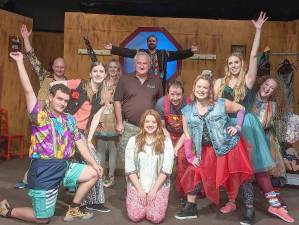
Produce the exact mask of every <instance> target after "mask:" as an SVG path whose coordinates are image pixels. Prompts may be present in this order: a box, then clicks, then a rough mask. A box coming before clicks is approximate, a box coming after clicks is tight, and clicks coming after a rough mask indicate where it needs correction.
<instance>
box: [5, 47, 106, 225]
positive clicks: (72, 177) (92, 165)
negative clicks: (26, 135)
mask: <svg viewBox="0 0 299 225" xmlns="http://www.w3.org/2000/svg"><path fill="white" fill-rule="evenodd" d="M10 56H11V57H12V58H13V59H14V60H15V61H16V63H17V67H18V71H19V76H20V80H21V84H22V87H23V88H24V92H25V98H26V104H27V110H28V112H29V116H30V119H31V123H32V136H31V147H30V153H31V158H32V161H31V166H30V169H29V172H28V187H29V192H28V195H29V196H30V198H31V201H32V208H31V207H23V208H17V207H13V208H12V207H10V205H9V203H8V202H7V200H3V201H2V202H0V215H1V216H3V217H11V218H17V219H20V220H24V221H28V222H34V223H48V222H49V221H50V218H51V217H52V216H53V215H54V212H55V206H56V200H57V194H58V188H59V185H60V183H61V181H62V182H63V185H64V186H65V187H74V186H76V185H77V184H79V186H78V189H77V192H76V194H75V196H74V199H73V202H72V204H71V205H70V206H69V209H68V211H67V212H66V215H65V217H64V221H72V220H74V219H76V218H80V219H89V218H91V217H92V216H93V214H92V213H89V212H85V211H83V210H82V209H80V207H79V206H80V203H81V202H82V200H83V199H84V197H85V195H86V194H87V193H88V191H89V190H90V189H91V188H92V187H93V186H94V184H95V183H96V181H97V179H99V177H100V176H101V175H102V172H103V170H102V168H101V167H99V166H98V164H97V163H96V161H95V160H94V159H93V158H92V157H91V155H90V153H89V151H88V149H87V147H86V145H85V144H84V142H83V141H82V140H81V136H80V133H79V131H78V128H77V125H76V121H75V119H74V118H73V117H72V116H71V115H70V114H67V113H64V112H63V111H64V109H65V108H66V106H67V104H68V101H69V99H70V94H71V91H70V89H69V88H67V87H66V86H65V85H63V84H57V85H54V86H53V87H51V89H50V95H49V105H48V106H45V108H41V106H40V103H39V102H38V101H37V98H36V96H35V93H34V91H33V88H32V86H31V83H30V80H29V77H28V74H27V72H26V69H25V67H24V62H23V55H22V53H20V52H15V53H10ZM75 145H76V146H77V148H78V149H79V152H80V154H81V155H82V157H83V158H84V159H85V160H86V161H87V162H88V163H89V165H83V164H79V163H71V162H69V160H70V158H71V157H72V156H73V154H74V149H75Z"/></svg>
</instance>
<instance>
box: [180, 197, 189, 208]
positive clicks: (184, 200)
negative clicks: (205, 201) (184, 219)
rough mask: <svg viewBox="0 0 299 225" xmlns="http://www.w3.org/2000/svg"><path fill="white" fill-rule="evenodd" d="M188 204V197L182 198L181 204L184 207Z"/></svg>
mask: <svg viewBox="0 0 299 225" xmlns="http://www.w3.org/2000/svg"><path fill="white" fill-rule="evenodd" d="M186 204H187V199H186V198H180V206H181V207H182V208H185V206H186Z"/></svg>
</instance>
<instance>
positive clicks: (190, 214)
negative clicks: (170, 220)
mask: <svg viewBox="0 0 299 225" xmlns="http://www.w3.org/2000/svg"><path fill="white" fill-rule="evenodd" d="M197 214H198V210H197V204H196V203H190V202H187V204H186V207H185V208H183V210H182V211H181V212H178V213H177V214H176V215H175V218H177V219H179V220H185V219H194V218H197Z"/></svg>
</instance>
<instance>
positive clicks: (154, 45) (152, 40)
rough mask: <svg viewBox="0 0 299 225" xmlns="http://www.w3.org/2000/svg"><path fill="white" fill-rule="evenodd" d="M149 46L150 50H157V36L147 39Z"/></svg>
mask: <svg viewBox="0 0 299 225" xmlns="http://www.w3.org/2000/svg"><path fill="white" fill-rule="evenodd" d="M147 47H148V49H149V50H155V49H156V48H157V39H156V38H155V37H149V38H148V39H147Z"/></svg>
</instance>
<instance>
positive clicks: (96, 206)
mask: <svg viewBox="0 0 299 225" xmlns="http://www.w3.org/2000/svg"><path fill="white" fill-rule="evenodd" d="M86 209H89V210H95V211H99V212H104V213H106V212H110V211H111V209H109V208H107V207H106V206H104V204H91V205H87V206H86Z"/></svg>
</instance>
